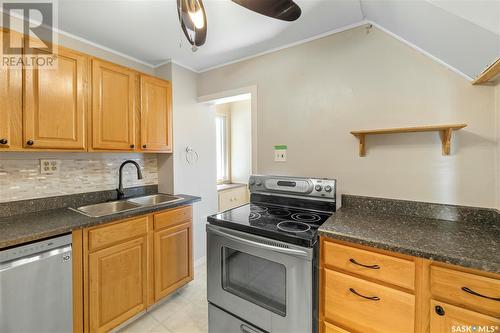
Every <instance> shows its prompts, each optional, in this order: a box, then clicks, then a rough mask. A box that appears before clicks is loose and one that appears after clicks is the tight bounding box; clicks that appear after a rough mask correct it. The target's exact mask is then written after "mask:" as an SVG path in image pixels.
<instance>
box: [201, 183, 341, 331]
mask: <svg viewBox="0 0 500 333" xmlns="http://www.w3.org/2000/svg"><path fill="white" fill-rule="evenodd" d="M249 188H250V193H251V196H250V203H249V204H247V205H244V206H240V207H237V208H234V209H230V210H228V211H225V212H223V213H220V214H217V215H213V216H210V217H208V222H209V223H210V224H208V225H207V242H208V243H207V248H208V249H207V270H208V278H207V279H208V282H207V290H208V302H209V332H210V333H223V332H243V333H254V332H273V333H274V332H287V333H289V332H300V333H306V332H307V333H309V332H316V331H317V327H316V325H317V324H316V323H317V320H316V319H315V318H316V314H317V299H316V296H315V294H316V288H317V267H316V259H317V258H316V257H317V256H316V254H317V248H318V247H317V229H318V228H319V226H320V225H321V224H322V223H323V222H325V221H326V220H327V219H328V218H329V217H330V216H331V215H332V214H333V212H335V207H336V197H335V193H336V182H335V180H333V179H312V178H296V177H283V176H251V177H250V180H249Z"/></svg>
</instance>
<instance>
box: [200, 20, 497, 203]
mask: <svg viewBox="0 0 500 333" xmlns="http://www.w3.org/2000/svg"><path fill="white" fill-rule="evenodd" d="M252 85H257V89H258V94H259V96H258V124H257V126H258V128H257V132H258V134H257V135H258V147H257V148H258V161H257V162H258V170H257V171H258V172H260V173H264V174H285V175H302V176H317V177H333V178H337V179H338V181H339V183H338V184H339V188H338V192H339V193H350V194H359V195H370V196H379V197H391V198H400V199H409V200H421V201H431V202H440V203H450V204H463V205H474V206H484V207H495V205H497V199H496V196H497V193H496V186H497V185H496V184H495V176H496V174H497V173H498V169H496V162H495V159H496V155H495V151H496V130H497V129H496V126H495V106H494V89H493V88H491V87H486V86H482V87H477V86H472V85H471V84H470V82H468V81H467V80H465V79H463V78H462V77H460V76H458V75H457V74H455V73H453V72H451V71H449V70H448V69H446V68H445V67H443V66H442V65H440V64H438V63H436V62H434V61H433V60H431V59H429V58H428V57H427V56H425V55H423V54H421V53H419V52H417V51H415V50H414V49H412V48H410V47H408V46H406V45H405V44H403V43H401V42H399V41H397V40H396V39H394V38H392V37H391V36H389V35H387V34H385V33H384V32H382V31H380V30H377V29H372V31H371V32H370V33H369V34H367V32H366V29H365V28H363V27H360V28H356V29H352V30H349V31H346V32H343V33H339V34H336V35H332V36H329V37H325V38H322V39H319V40H315V41H312V42H309V43H305V44H302V45H298V46H295V47H292V48H288V49H285V50H281V51H278V52H274V53H270V54H267V55H264V56H260V57H256V58H253V59H249V60H246V61H243V62H239V63H236V64H232V65H228V66H225V67H222V68H219V69H214V70H211V71H208V72H204V73H201V74H200V76H199V80H198V94H199V95H200V96H204V95H210V94H215V93H218V92H221V91H226V90H231V89H236V88H239V87H246V86H252ZM462 122H465V123H468V127H467V128H466V129H464V130H461V131H459V132H457V133H455V134H454V137H453V142H452V152H451V156H442V155H441V146H440V139H439V136H438V134H437V133H417V134H398V135H384V136H373V137H368V139H367V156H366V157H364V158H360V157H359V156H358V142H357V139H356V138H355V137H353V136H352V135H351V134H350V133H349V131H351V130H356V129H364V128H368V129H369V128H384V127H400V126H412V125H430V124H441V123H462ZM275 144H287V145H288V161H287V162H286V163H276V162H274V160H273V145H275Z"/></svg>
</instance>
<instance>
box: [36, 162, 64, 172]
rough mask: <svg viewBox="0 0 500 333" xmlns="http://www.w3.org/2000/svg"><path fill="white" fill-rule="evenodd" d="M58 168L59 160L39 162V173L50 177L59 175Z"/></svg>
mask: <svg viewBox="0 0 500 333" xmlns="http://www.w3.org/2000/svg"><path fill="white" fill-rule="evenodd" d="M60 166H61V161H60V160H40V173H41V174H51V175H52V174H55V173H59V168H60Z"/></svg>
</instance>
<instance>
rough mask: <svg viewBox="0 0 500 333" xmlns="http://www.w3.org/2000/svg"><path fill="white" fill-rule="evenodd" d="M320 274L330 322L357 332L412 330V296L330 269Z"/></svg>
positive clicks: (326, 314) (397, 332)
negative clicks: (322, 277) (322, 279)
mask: <svg viewBox="0 0 500 333" xmlns="http://www.w3.org/2000/svg"><path fill="white" fill-rule="evenodd" d="M323 273H324V293H325V295H324V296H325V305H324V312H325V319H327V320H328V321H329V322H332V323H337V324H339V325H341V326H342V327H346V328H348V329H352V330H353V331H356V332H373V333H392V332H394V333H410V332H413V331H414V321H415V316H414V313H415V297H414V296H413V295H411V294H408V293H405V292H403V291H399V290H396V289H392V288H389V287H385V286H381V285H378V284H376V283H373V282H369V281H365V280H362V279H359V278H356V277H353V276H350V275H346V274H342V273H339V272H336V271H332V270H329V269H324V270H323ZM362 296H365V297H377V300H374V299H367V298H365V297H362Z"/></svg>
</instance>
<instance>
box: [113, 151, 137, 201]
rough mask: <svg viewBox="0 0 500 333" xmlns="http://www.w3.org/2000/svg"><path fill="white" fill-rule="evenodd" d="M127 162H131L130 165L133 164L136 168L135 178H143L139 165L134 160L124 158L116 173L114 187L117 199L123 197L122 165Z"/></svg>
mask: <svg viewBox="0 0 500 333" xmlns="http://www.w3.org/2000/svg"><path fill="white" fill-rule="evenodd" d="M127 164H132V165H134V166H135V167H136V169H137V179H142V178H143V176H142V171H141V167H140V166H139V164H138V163H137V162H136V161H132V160H126V161H125V162H123V163H122V164H121V165H120V170H119V173H118V188H117V189H116V192H117V198H118V200H121V199H123V198H124V197H125V192H124V191H123V167H124V166H125V165H127Z"/></svg>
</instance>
